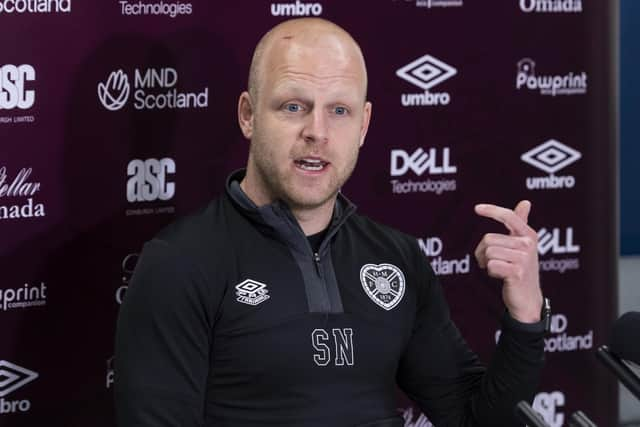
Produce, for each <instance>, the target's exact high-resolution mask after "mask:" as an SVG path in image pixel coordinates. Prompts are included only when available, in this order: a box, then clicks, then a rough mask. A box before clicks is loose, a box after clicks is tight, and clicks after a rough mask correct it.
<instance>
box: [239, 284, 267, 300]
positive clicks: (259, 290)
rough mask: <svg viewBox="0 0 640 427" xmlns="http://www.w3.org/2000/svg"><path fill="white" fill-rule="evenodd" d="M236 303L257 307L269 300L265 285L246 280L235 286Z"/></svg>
mask: <svg viewBox="0 0 640 427" xmlns="http://www.w3.org/2000/svg"><path fill="white" fill-rule="evenodd" d="M236 295H237V296H238V298H236V301H238V302H241V303H243V304H248V305H258V304H260V303H261V302H264V301H266V300H268V299H269V298H270V295H269V290H268V289H267V285H265V284H264V283H260V282H257V281H255V280H251V279H247V280H245V281H244V282H242V283H240V284H238V285H236Z"/></svg>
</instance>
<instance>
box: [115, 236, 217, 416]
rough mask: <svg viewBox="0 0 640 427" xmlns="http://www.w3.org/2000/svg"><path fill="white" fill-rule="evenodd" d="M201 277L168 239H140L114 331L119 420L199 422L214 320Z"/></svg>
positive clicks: (209, 299)
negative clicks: (141, 243) (142, 241)
mask: <svg viewBox="0 0 640 427" xmlns="http://www.w3.org/2000/svg"><path fill="white" fill-rule="evenodd" d="M203 283H205V281H204V280H203V278H202V275H201V272H200V271H198V269H197V268H195V266H192V265H189V264H188V263H187V262H186V261H185V260H184V259H183V257H182V256H180V254H179V253H178V252H177V251H176V250H174V249H173V248H172V247H170V246H169V245H168V244H167V243H166V242H164V241H162V240H153V241H151V242H149V243H147V244H146V245H145V248H144V250H143V251H142V254H141V257H140V259H139V261H138V265H137V267H136V270H135V273H134V275H133V277H132V280H131V282H130V286H129V289H128V291H127V294H126V297H125V300H124V302H123V304H122V306H121V309H120V314H119V317H118V325H117V331H116V350H115V403H116V416H117V421H118V425H119V426H120V427H143V426H144V427H147V426H149V427H151V426H154V427H169V426H171V427H174V426H175V427H177V426H180V427H191V426H201V425H203V423H204V401H205V390H206V381H207V375H208V371H209V352H210V347H211V326H212V322H213V320H212V318H211V317H212V315H211V313H212V310H211V308H210V307H211V304H212V297H211V295H209V293H210V290H208V289H207V288H206V286H204V285H203ZM213 303H215V301H213Z"/></svg>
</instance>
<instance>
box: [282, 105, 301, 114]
mask: <svg viewBox="0 0 640 427" xmlns="http://www.w3.org/2000/svg"><path fill="white" fill-rule="evenodd" d="M284 108H285V109H286V110H287V111H289V112H291V113H297V112H298V111H300V110H301V109H302V107H300V105H298V104H287V105H285V106H284Z"/></svg>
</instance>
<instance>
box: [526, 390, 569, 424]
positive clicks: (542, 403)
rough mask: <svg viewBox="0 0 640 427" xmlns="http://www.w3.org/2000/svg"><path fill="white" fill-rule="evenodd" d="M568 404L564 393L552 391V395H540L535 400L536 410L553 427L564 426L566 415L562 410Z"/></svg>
mask: <svg viewBox="0 0 640 427" xmlns="http://www.w3.org/2000/svg"><path fill="white" fill-rule="evenodd" d="M565 403H566V399H565V397H564V393H562V392H561V391H552V392H551V393H538V394H537V395H536V398H535V399H534V400H533V405H532V407H533V409H535V410H536V411H537V412H538V413H540V415H542V418H544V420H545V421H546V422H547V424H549V425H550V426H551V427H562V426H563V425H564V414H563V413H562V411H561V410H560V409H561V408H562V407H563V406H564V405H565Z"/></svg>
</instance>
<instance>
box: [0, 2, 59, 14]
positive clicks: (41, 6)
mask: <svg viewBox="0 0 640 427" xmlns="http://www.w3.org/2000/svg"><path fill="white" fill-rule="evenodd" d="M70 12H71V0H0V13H70Z"/></svg>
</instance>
